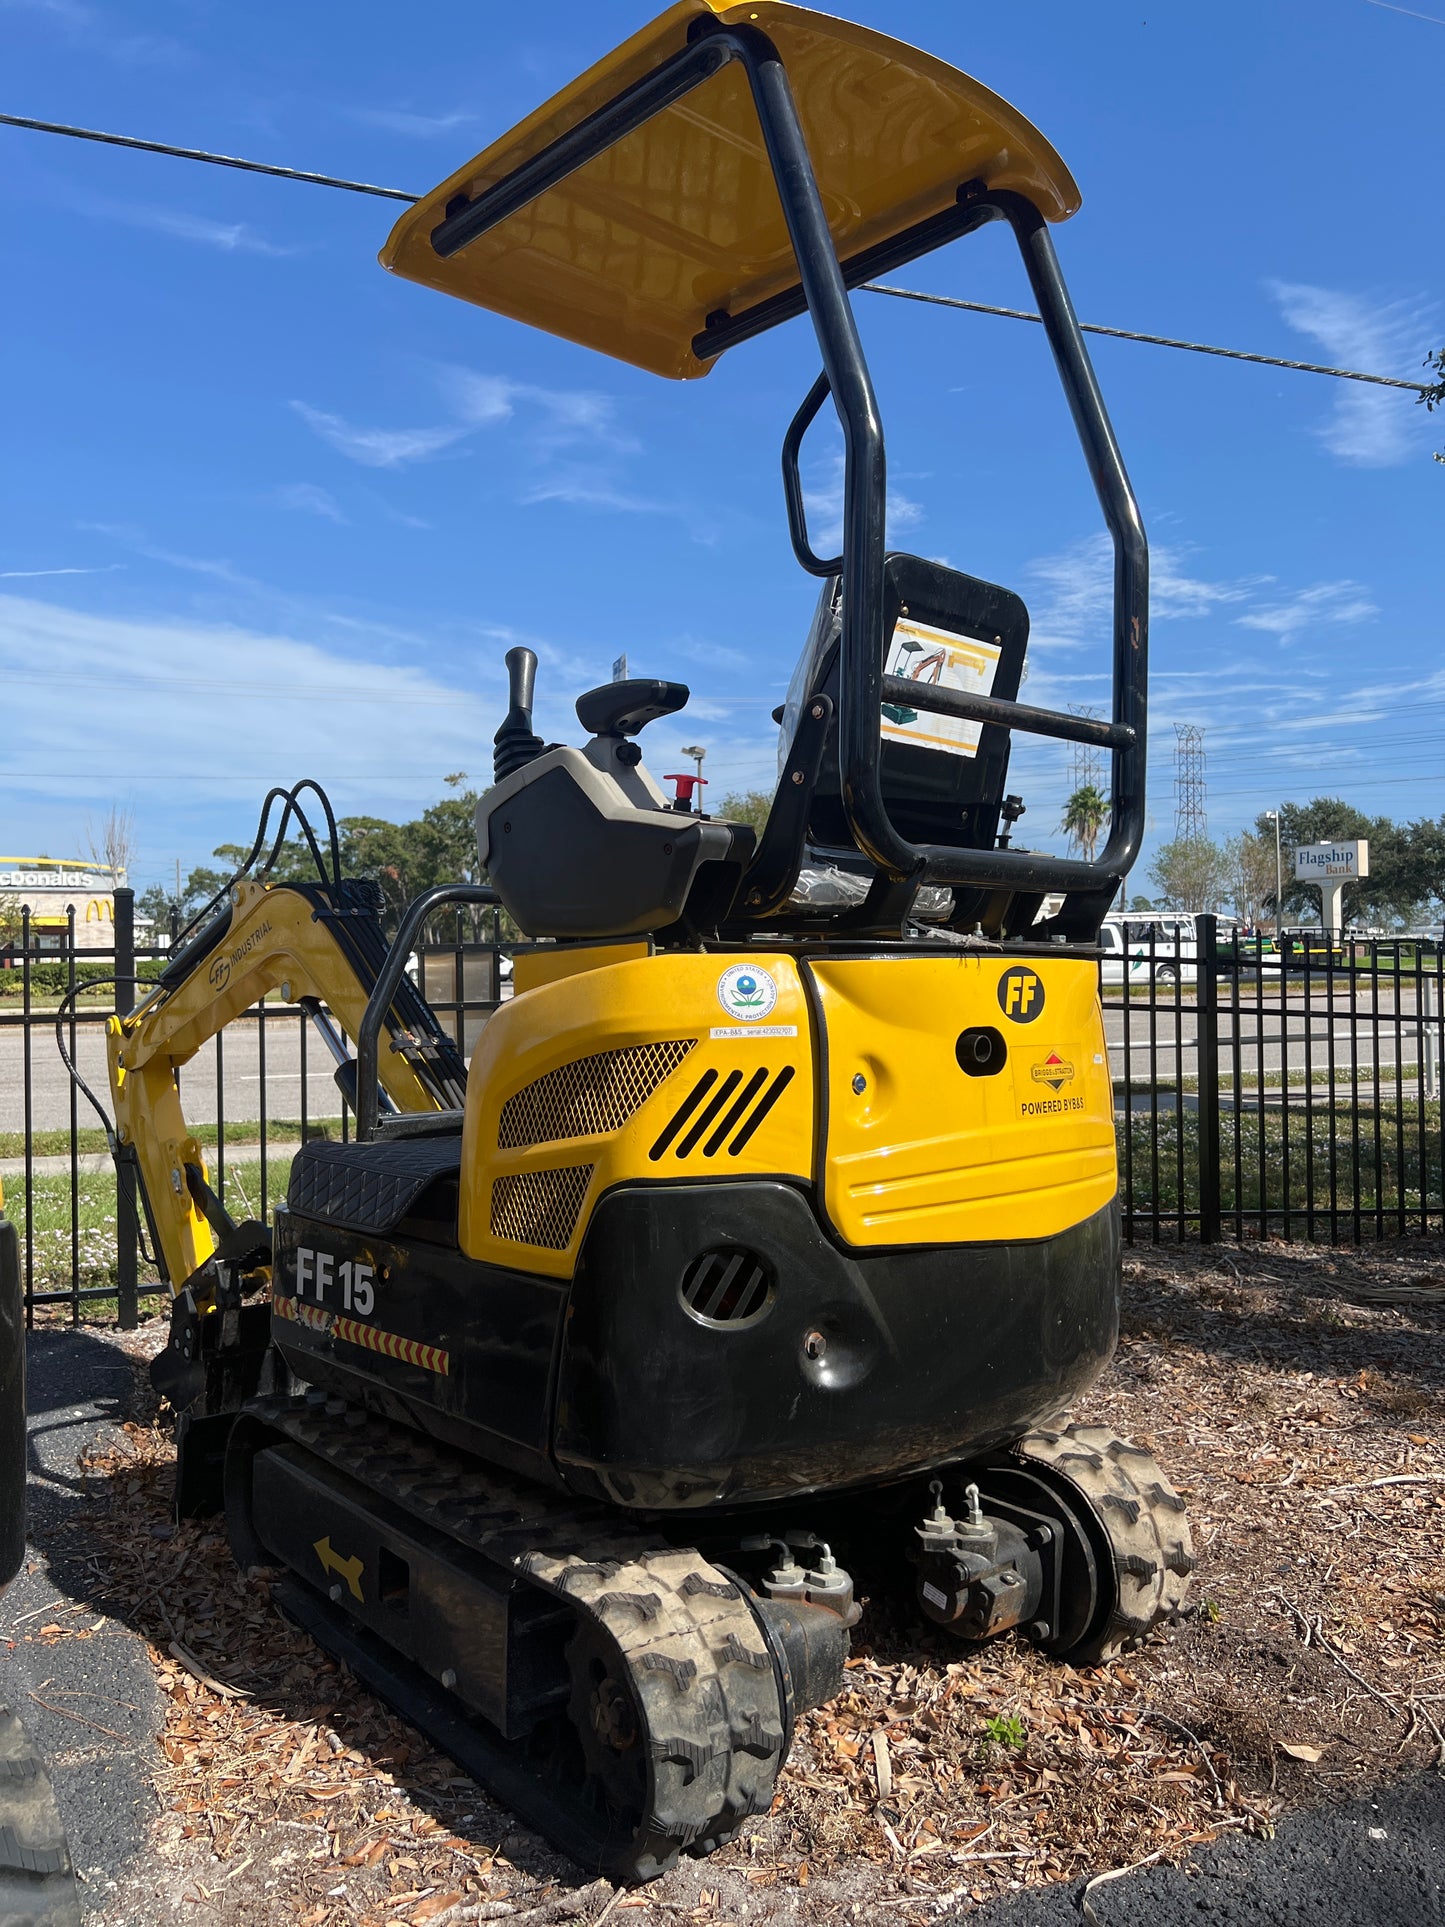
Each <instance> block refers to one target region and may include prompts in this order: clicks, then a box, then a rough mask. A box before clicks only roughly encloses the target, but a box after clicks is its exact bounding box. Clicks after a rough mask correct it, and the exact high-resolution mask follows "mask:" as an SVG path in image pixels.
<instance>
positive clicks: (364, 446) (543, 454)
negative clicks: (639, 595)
mask: <svg viewBox="0 0 1445 1927" xmlns="http://www.w3.org/2000/svg"><path fill="white" fill-rule="evenodd" d="M440 381H441V390H442V394H443V397H444V399H445V401H446V402H447V405H448V407H449V409H450V411H451V414H452V416H453V419H452V420H451V421H450V422H446V423H442V424H440V425H439V426H437V427H435V428H363V427H358V426H357V425H355V424H354V423H352V422H348V421H347V420H346V419H345V418H344V417H343V416H341V415H335V414H332V413H330V412H329V411H328V410H326V409H322V408H313V407H312V405H311V404H310V403H309V402H304V401H293V402H292V404H291V406H292V408H293V409H295V411H296V413H297V414H298V415H299V416H300V417H301V419H302V421H304V422H305V423H306V425H307V426H308V427H309V428H310V429H312V430H313V432H314V433H315V434H317V435H319V436H320V437H321V439H322V441H324V442H326V443H327V444H328V446H329V447H331V448H334V449H335V450H336V452H337V453H338V454H339V455H344V456H346V458H347V460H348V461H352V462H360V463H361V464H362V465H363V467H366V468H400V467H402V466H404V465H405V464H406V463H408V462H424V461H428V460H430V459H431V458H432V457H433V456H436V455H440V454H442V453H443V452H444V451H445V450H447V449H449V448H453V447H455V446H456V444H457V443H458V442H462V441H465V440H466V439H467V438H468V437H469V436H471V435H474V434H476V433H477V432H478V431H479V430H481V429H489V428H497V427H500V426H502V425H503V424H504V423H512V422H515V424H516V426H517V427H518V429H519V431H520V433H521V436H522V441H523V447H524V450H525V452H526V453H527V455H528V457H529V459H530V460H531V461H533V462H534V463H535V464H536V465H537V466H538V467H539V468H541V469H543V470H546V469H548V468H549V466H550V465H551V463H552V462H554V461H555V460H556V458H557V456H558V455H560V454H561V453H563V452H564V451H566V450H569V449H572V448H574V447H576V446H578V445H580V444H594V445H597V446H600V447H603V448H605V449H607V450H609V451H610V452H611V453H613V454H630V453H633V452H635V450H636V448H637V444H636V442H635V441H634V440H633V439H632V438H631V437H630V436H628V435H626V434H624V433H623V432H622V431H621V430H620V429H619V428H618V426H617V421H616V404H615V402H614V401H613V400H612V398H611V396H610V395H601V394H597V393H596V392H594V391H593V390H591V389H585V388H583V389H567V388H540V387H538V386H536V384H535V383H532V382H525V381H512V380H511V379H510V378H509V377H508V376H506V375H489V374H479V373H477V372H476V371H475V370H474V369H471V368H455V367H447V368H443V369H442V370H441V372H440ZM567 479H568V478H566V477H561V478H557V477H551V476H546V477H544V482H543V483H542V484H538V485H537V487H536V488H535V489H529V490H528V492H527V493H526V494H525V495H524V496H523V500H525V501H554V500H555V501H573V500H583V499H590V500H592V501H593V502H594V504H595V505H596V506H599V507H606V508H626V509H634V508H641V507H646V508H653V507H656V506H657V505H655V504H651V503H642V502H640V501H639V500H638V499H636V498H631V497H629V496H628V494H627V492H626V491H625V490H619V489H617V488H616V487H615V485H614V484H612V483H611V482H607V483H605V484H604V483H592V484H591V495H590V497H584V496H582V495H578V494H575V493H571V492H567V487H566V485H567ZM548 483H551V484H553V486H551V487H548V486H547V484H548Z"/></svg>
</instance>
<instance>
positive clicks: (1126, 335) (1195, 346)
mask: <svg viewBox="0 0 1445 1927" xmlns="http://www.w3.org/2000/svg"><path fill="white" fill-rule="evenodd" d="M862 285H863V287H864V288H865V289H866V290H867V292H868V293H869V294H891V295H895V296H896V297H897V298H898V299H899V300H900V301H926V302H927V303H928V304H929V305H930V306H931V307H935V308H965V309H967V311H968V312H969V313H970V314H997V315H1003V316H1004V317H1005V318H1006V319H1007V320H1009V321H1037V322H1038V323H1039V324H1040V325H1041V326H1042V323H1043V316H1042V315H1037V314H1033V313H1031V312H1030V311H1029V310H1028V309H1027V308H995V307H993V306H991V305H990V303H988V302H987V301H960V300H958V298H957V297H956V296H954V295H950V294H920V293H919V291H918V290H917V289H916V288H895V287H893V286H892V285H891V284H890V283H889V282H886V281H865V282H864V283H863V284H862ZM1079 326H1080V328H1081V329H1082V330H1083V331H1084V333H1085V334H1086V335H1111V336H1112V337H1113V339H1114V340H1115V341H1143V342H1147V343H1148V344H1149V346H1150V347H1153V348H1186V349H1188V351H1189V353H1190V354H1191V355H1221V356H1223V358H1224V359H1225V360H1226V361H1257V362H1259V363H1260V365H1261V366H1262V367H1265V368H1293V369H1295V370H1296V371H1297V372H1298V373H1299V374H1302V375H1333V376H1334V378H1335V380H1336V381H1372V382H1374V383H1375V384H1376V385H1377V386H1378V387H1380V388H1409V389H1411V390H1413V391H1414V393H1415V394H1417V395H1423V394H1425V393H1426V392H1427V391H1432V390H1433V383H1430V382H1424V381H1401V380H1400V378H1399V377H1398V376H1397V375H1367V374H1365V373H1364V372H1363V370H1362V369H1359V368H1330V367H1327V366H1326V365H1325V364H1324V363H1323V362H1319V361H1286V360H1285V358H1284V357H1283V356H1282V355H1254V354H1250V352H1249V351H1248V350H1247V349H1245V348H1216V347H1214V346H1213V345H1212V344H1211V343H1209V342H1207V341H1180V340H1178V339H1177V338H1176V337H1175V336H1173V335H1145V334H1140V333H1139V332H1138V331H1137V330H1136V329H1133V328H1106V327H1104V326H1103V325H1102V323H1100V322H1097V321H1081V322H1080V323H1079Z"/></svg>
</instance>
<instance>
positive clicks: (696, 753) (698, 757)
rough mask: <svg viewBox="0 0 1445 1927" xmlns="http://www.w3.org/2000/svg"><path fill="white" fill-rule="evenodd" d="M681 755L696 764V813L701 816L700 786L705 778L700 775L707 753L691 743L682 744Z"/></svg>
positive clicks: (696, 744)
mask: <svg viewBox="0 0 1445 1927" xmlns="http://www.w3.org/2000/svg"><path fill="white" fill-rule="evenodd" d="M682 753H683V755H684V756H690V757H691V758H692V760H693V762H694V763H696V764H697V813H698V815H699V816H701V815H702V813H703V811H702V786H703V783H704V782H705V781H706V778H705V777H704V776H703V773H702V759H703V758H704V756H706V755H707V751H706V750H705V749H704V748H703V746H702V745H701V743H692V744H686V743H684V745H683V750H682Z"/></svg>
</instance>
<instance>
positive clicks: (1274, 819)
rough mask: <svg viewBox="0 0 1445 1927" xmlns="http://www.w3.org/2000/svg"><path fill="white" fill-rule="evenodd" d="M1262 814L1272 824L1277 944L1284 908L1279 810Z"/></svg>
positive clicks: (1275, 935) (1275, 934) (1275, 937)
mask: <svg viewBox="0 0 1445 1927" xmlns="http://www.w3.org/2000/svg"><path fill="white" fill-rule="evenodd" d="M1264 814H1265V818H1266V821H1268V822H1270V823H1273V825H1274V940H1275V943H1276V944H1278V942H1279V920H1280V915H1281V913H1282V911H1283V909H1284V904H1283V903H1282V902H1281V901H1280V899H1281V898H1282V897H1283V895H1284V876H1283V872H1282V869H1281V866H1280V858H1279V811H1278V810H1266V811H1265V813H1264Z"/></svg>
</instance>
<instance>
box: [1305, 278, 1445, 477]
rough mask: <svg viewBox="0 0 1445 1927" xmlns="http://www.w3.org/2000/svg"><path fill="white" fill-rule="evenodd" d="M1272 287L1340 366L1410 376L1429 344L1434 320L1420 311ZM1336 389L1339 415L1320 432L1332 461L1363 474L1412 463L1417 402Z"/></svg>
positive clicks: (1343, 385)
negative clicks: (1427, 335) (1430, 323)
mask: <svg viewBox="0 0 1445 1927" xmlns="http://www.w3.org/2000/svg"><path fill="white" fill-rule="evenodd" d="M1269 287H1270V292H1271V293H1272V294H1273V295H1274V298H1275V300H1276V301H1277V302H1278V303H1279V306H1280V311H1281V313H1282V314H1283V315H1284V318H1285V320H1286V321H1287V322H1288V323H1289V325H1290V327H1292V328H1294V329H1296V330H1297V331H1298V332H1299V333H1300V334H1303V335H1307V336H1308V337H1309V338H1310V340H1312V341H1316V342H1318V343H1319V344H1320V346H1321V347H1322V348H1323V349H1324V350H1325V353H1326V354H1327V355H1328V356H1329V358H1330V361H1331V362H1332V363H1334V364H1336V365H1338V366H1340V367H1345V368H1358V369H1361V370H1363V371H1364V372H1365V373H1366V374H1372V375H1402V376H1408V375H1409V374H1410V372H1411V370H1412V369H1414V368H1416V367H1418V366H1419V364H1420V362H1421V360H1422V358H1423V356H1424V353H1425V349H1426V348H1427V347H1428V346H1429V345H1430V343H1429V342H1428V341H1427V340H1426V339H1425V328H1426V323H1427V320H1428V317H1427V316H1426V314H1425V313H1424V312H1423V310H1422V309H1421V307H1420V306H1419V305H1418V304H1415V303H1411V302H1407V301H1395V302H1387V303H1380V302H1374V301H1369V300H1367V299H1364V298H1362V297H1361V296H1359V295H1353V294H1344V293H1341V292H1339V291H1338V290H1337V289H1333V288H1316V287H1310V286H1308V285H1306V284H1305V283H1303V282H1294V281H1272V282H1271V283H1270V284H1269ZM1334 388H1335V391H1336V392H1335V397H1334V412H1333V414H1332V415H1331V416H1330V419H1329V420H1328V421H1327V422H1326V423H1325V424H1324V426H1323V427H1321V428H1319V429H1317V430H1316V431H1315V432H1316V433H1317V434H1318V436H1319V438H1320V440H1321V441H1322V442H1323V443H1324V445H1325V447H1326V448H1327V449H1328V450H1329V451H1330V453H1331V454H1332V455H1337V456H1339V458H1340V460H1341V461H1345V462H1352V463H1354V464H1355V465H1356V466H1358V467H1361V468H1388V467H1390V466H1391V465H1392V464H1393V463H1396V462H1403V461H1405V460H1407V459H1408V458H1409V456H1410V455H1411V454H1412V453H1413V451H1414V448H1415V443H1416V435H1417V428H1416V424H1415V422H1414V419H1413V416H1412V409H1413V406H1414V396H1413V395H1409V394H1407V393H1405V392H1404V391H1403V390H1401V389H1392V388H1374V387H1370V386H1368V385H1367V384H1366V383H1364V382H1355V381H1339V382H1336V383H1334Z"/></svg>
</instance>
